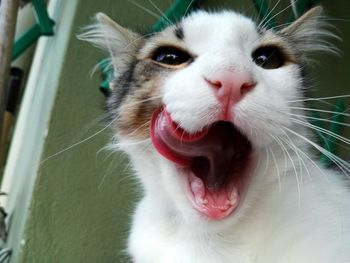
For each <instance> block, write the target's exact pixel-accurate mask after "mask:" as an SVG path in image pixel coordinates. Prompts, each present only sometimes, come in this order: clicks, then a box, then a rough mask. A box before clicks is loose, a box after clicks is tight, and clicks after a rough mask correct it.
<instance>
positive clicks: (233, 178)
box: [151, 108, 253, 220]
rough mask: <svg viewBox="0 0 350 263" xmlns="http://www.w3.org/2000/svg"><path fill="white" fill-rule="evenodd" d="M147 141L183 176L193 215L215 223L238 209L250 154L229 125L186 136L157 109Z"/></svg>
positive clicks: (243, 139) (218, 124) (244, 141)
mask: <svg viewBox="0 0 350 263" xmlns="http://www.w3.org/2000/svg"><path fill="white" fill-rule="evenodd" d="M151 139H152V142H153V145H154V147H155V148H156V150H157V151H158V152H159V153H160V154H161V155H162V156H164V157H165V158H167V159H168V160H170V161H172V162H173V163H175V164H176V165H177V167H178V168H179V169H180V170H182V171H184V173H185V174H186V175H187V181H188V191H187V192H188V197H189V200H190V202H191V204H192V206H193V207H194V208H195V209H196V210H197V211H199V212H200V213H202V214H204V215H206V216H207V217H209V218H211V219H216V220H218V219H223V218H226V217H227V216H228V215H230V214H231V213H232V212H233V211H235V210H236V209H237V208H238V207H239V205H240V203H241V200H242V197H243V195H244V193H245V189H246V185H247V181H248V179H249V171H250V167H251V162H252V152H253V151H252V146H251V143H250V142H249V140H248V139H247V138H246V137H245V136H244V135H243V134H242V133H241V132H240V131H239V130H238V129H237V128H235V126H234V125H233V124H232V123H231V122H227V121H218V122H214V123H213V124H211V125H210V126H209V127H207V128H204V129H202V130H201V131H198V132H197V133H195V134H189V133H187V132H186V131H184V130H183V129H181V128H180V127H179V126H178V125H177V124H176V123H175V122H174V121H173V120H172V119H171V116H170V114H169V113H168V112H167V111H166V110H165V109H163V108H161V109H159V110H157V111H155V112H154V114H153V117H152V122H151Z"/></svg>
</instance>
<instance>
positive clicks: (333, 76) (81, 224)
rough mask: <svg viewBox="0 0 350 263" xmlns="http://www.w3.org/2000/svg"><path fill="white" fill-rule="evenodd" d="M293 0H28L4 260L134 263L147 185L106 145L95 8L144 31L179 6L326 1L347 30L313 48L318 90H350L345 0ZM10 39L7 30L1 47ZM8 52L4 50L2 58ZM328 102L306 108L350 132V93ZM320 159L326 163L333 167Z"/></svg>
mask: <svg viewBox="0 0 350 263" xmlns="http://www.w3.org/2000/svg"><path fill="white" fill-rule="evenodd" d="M11 1H14V2H16V1H17V0H11ZM11 1H9V0H2V1H0V16H3V15H4V8H5V5H6V3H5V2H11ZM292 2H293V1H292ZM294 2H295V5H294V7H295V8H294V13H293V8H292V6H291V1H288V0H281V1H277V0H269V1H262V0H254V1H247V0H245V1H244V0H222V1H214V0H202V1H189V0H187V1H181V0H180V1H179V0H178V1H176V0H167V1H161V0H152V1H151V0H145V1H143V0H130V1H129V0H99V1H96V0H69V1H68V0H50V1H46V2H45V1H44V0H38V1H37V0H33V1H21V3H20V5H21V7H20V8H19V11H18V15H17V19H15V20H17V23H16V30H15V44H14V46H13V47H12V53H11V55H10V60H11V70H10V71H9V70H8V72H9V73H10V77H9V79H8V81H7V83H8V84H7V96H6V112H5V115H4V118H3V119H4V120H3V127H2V141H1V154H0V161H1V167H2V168H1V169H2V178H1V179H2V184H1V195H0V206H1V207H2V211H0V212H2V213H0V238H1V239H2V241H3V242H2V243H1V246H0V247H1V250H0V263H1V262H13V263H14V262H21V263H55V262H57V263H73V262H74V263H78V262H83V263H90V262H91V263H93V262H94V263H95V262H104V263H109V262H129V261H128V259H127V257H126V255H125V254H124V251H123V249H124V248H125V242H126V238H127V234H128V228H129V226H130V215H131V214H132V211H133V207H134V202H135V200H137V198H138V197H139V195H138V194H137V193H138V191H139V186H138V184H137V182H136V181H135V180H134V179H133V176H132V173H131V171H130V169H129V168H130V167H129V164H128V159H127V157H126V156H125V155H123V154H121V153H116V152H111V151H110V150H107V149H106V145H107V144H108V142H109V141H110V139H111V137H112V136H113V131H112V130H111V128H110V127H108V122H106V120H105V117H106V114H105V112H104V103H105V99H106V94H107V93H108V79H107V78H108V74H109V73H108V72H106V70H103V69H101V68H98V69H97V71H96V72H95V73H94V74H92V72H93V69H94V68H95V66H96V64H97V63H98V62H100V61H101V60H103V59H104V58H106V56H107V54H106V53H104V52H102V51H100V50H97V49H95V48H94V47H92V46H90V45H89V44H88V43H84V42H81V41H79V40H77V37H76V35H77V34H78V33H79V32H80V31H81V28H82V27H83V26H85V25H87V24H89V23H91V22H92V17H93V15H94V14H95V13H97V12H104V13H106V14H107V15H109V16H110V17H111V18H113V19H114V20H116V21H117V22H118V23H119V24H121V25H123V26H125V27H128V28H130V29H132V30H134V31H137V32H141V33H146V32H149V31H151V30H157V29H159V28H160V27H161V25H162V20H161V19H160V18H161V16H162V15H163V12H166V11H167V10H169V9H170V10H172V9H171V8H174V6H177V8H178V10H175V11H174V10H172V11H174V12H175V15H174V14H169V13H168V15H169V17H170V18H171V19H176V18H178V17H179V16H181V14H183V13H184V12H185V11H186V9H187V7H188V6H189V7H190V8H189V9H191V8H197V7H201V8H205V9H210V10H220V9H223V8H232V9H234V10H237V11H240V12H243V13H245V14H247V15H249V16H252V17H254V18H255V19H256V20H257V21H259V11H260V13H264V12H265V15H266V14H267V15H271V16H272V15H276V17H275V18H274V19H273V20H274V21H275V23H276V24H275V25H277V24H283V23H286V22H288V21H290V20H289V19H291V18H293V14H295V13H298V14H301V10H304V9H307V8H309V7H310V6H312V5H315V4H318V3H320V4H321V5H323V6H324V7H325V11H326V14H327V15H328V17H329V21H330V22H331V23H332V24H333V25H334V26H335V27H334V32H335V33H336V34H337V35H339V36H341V38H342V41H335V42H334V43H335V44H336V46H337V47H338V48H339V49H340V51H341V52H340V56H334V55H316V56H315V58H316V59H317V61H318V63H316V64H315V65H313V67H310V68H308V73H309V75H310V80H311V84H312V89H311V91H310V96H312V97H330V96H339V95H347V94H350V45H349V43H350V14H349V8H348V5H349V3H348V1H345V0H334V1H306V0H299V1H294ZM12 3H13V2H12ZM184 6H185V7H186V8H185V9H183V7H184ZM181 7H182V9H181ZM271 9H274V10H273V12H272V13H270V12H269V10H271ZM181 10H182V11H181ZM176 12H177V13H176ZM260 15H262V14H260ZM12 18H14V17H13V16H12ZM7 19H10V18H7ZM273 20H271V22H272V21H273ZM0 21H1V20H0ZM157 22H158V23H157ZM1 25H2V24H1V23H0V27H1ZM271 26H273V24H272V25H271ZM5 40H6V38H5V37H2V35H1V31H0V45H1V43H2V42H5ZM2 56H3V57H5V55H4V54H3V53H1V51H0V62H1V58H2ZM0 74H1V69H0ZM0 77H3V76H0ZM0 80H1V78H0ZM0 84H1V82H0ZM0 88H1V87H0ZM324 101H325V102H317V101H310V102H311V103H310V107H313V108H317V109H320V110H321V111H322V112H319V111H314V112H312V115H311V116H312V118H313V119H312V123H313V124H314V125H317V126H318V127H321V128H324V129H327V130H331V131H332V132H334V133H335V134H340V135H342V136H344V137H346V138H349V137H350V131H349V129H345V128H346V125H337V123H338V122H340V123H345V124H348V123H349V120H348V118H347V116H346V115H347V114H349V112H348V107H350V101H349V100H348V99H347V98H346V97H342V98H333V99H329V100H328V99H327V100H324ZM0 108H1V107H0ZM331 112H333V113H331ZM334 112H335V113H334ZM319 118H325V119H326V120H333V123H331V125H330V123H329V122H327V121H320V120H318V119H319ZM338 124H339V123H338ZM318 140H319V143H320V144H322V145H323V146H324V147H326V148H327V149H328V150H330V151H331V152H334V153H336V154H338V155H340V156H341V157H342V158H348V157H349V156H350V151H349V149H348V146H347V145H346V143H344V142H341V141H335V140H334V139H331V138H328V137H327V136H325V135H323V136H320V137H319V139H318ZM325 140H326V141H327V142H326V143H325ZM320 158H321V160H322V162H323V163H324V165H325V166H331V165H332V164H331V163H330V162H329V160H327V159H326V158H325V157H322V156H320ZM1 214H2V216H1Z"/></svg>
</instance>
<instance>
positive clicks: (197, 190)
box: [190, 176, 205, 200]
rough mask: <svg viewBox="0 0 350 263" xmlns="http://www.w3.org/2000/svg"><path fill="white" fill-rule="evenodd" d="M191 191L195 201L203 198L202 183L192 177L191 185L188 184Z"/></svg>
mask: <svg viewBox="0 0 350 263" xmlns="http://www.w3.org/2000/svg"><path fill="white" fill-rule="evenodd" d="M190 187H191V190H192V192H193V194H194V195H195V198H196V200H197V199H201V200H202V199H203V198H204V196H205V186H204V183H203V181H202V180H201V179H200V178H198V177H195V176H193V177H192V178H191V183H190Z"/></svg>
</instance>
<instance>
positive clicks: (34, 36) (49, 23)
mask: <svg viewBox="0 0 350 263" xmlns="http://www.w3.org/2000/svg"><path fill="white" fill-rule="evenodd" d="M32 5H33V8H34V13H35V18H36V21H37V22H36V24H35V25H34V26H32V27H31V28H30V29H29V30H27V31H26V32H24V33H23V34H22V35H21V36H20V37H19V38H18V39H16V41H15V44H14V46H13V51H12V58H11V59H12V60H15V59H16V58H17V57H19V56H20V55H21V54H22V53H23V52H24V51H25V50H26V49H27V48H28V47H30V46H31V45H32V44H34V43H35V42H36V41H37V40H38V38H39V37H40V36H43V35H45V36H52V35H53V34H54V30H53V26H54V25H55V22H54V21H53V20H51V19H50V17H49V15H48V13H47V10H46V5H45V2H44V0H32Z"/></svg>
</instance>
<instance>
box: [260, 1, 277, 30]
mask: <svg viewBox="0 0 350 263" xmlns="http://www.w3.org/2000/svg"><path fill="white" fill-rule="evenodd" d="M280 2H281V0H278V1H277V3H276V4H275V5H274V6H273V7H272V8H271V10H270V11H269V12H268V13H267V14H266V16H265V17H264V19H262V20H261V22H260V23H259V25H258V28H260V27H265V26H266V24H267V23H269V22H270V20H271V18H270V19H269V21H266V20H267V19H268V18H269V16H270V15H271V14H272V12H273V11H274V10H275V9H276V8H277V6H278V4H279V3H280ZM260 11H261V10H260ZM272 19H273V18H272ZM265 22H266V23H265Z"/></svg>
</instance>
